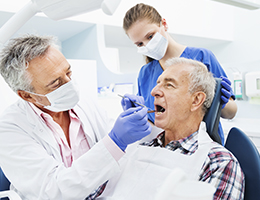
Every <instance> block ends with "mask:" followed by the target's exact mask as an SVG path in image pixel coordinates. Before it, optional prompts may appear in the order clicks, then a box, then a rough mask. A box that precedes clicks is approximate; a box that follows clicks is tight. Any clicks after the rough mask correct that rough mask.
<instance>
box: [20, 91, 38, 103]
mask: <svg viewBox="0 0 260 200" xmlns="http://www.w3.org/2000/svg"><path fill="white" fill-rule="evenodd" d="M17 94H18V96H19V97H21V98H22V99H23V100H25V101H28V102H31V103H35V99H34V98H33V97H32V95H31V94H30V93H29V92H26V91H24V90H18V91H17Z"/></svg>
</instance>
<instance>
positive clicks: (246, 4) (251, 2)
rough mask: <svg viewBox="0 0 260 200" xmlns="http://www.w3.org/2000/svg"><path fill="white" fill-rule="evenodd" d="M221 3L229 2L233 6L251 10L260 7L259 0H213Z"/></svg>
mask: <svg viewBox="0 0 260 200" xmlns="http://www.w3.org/2000/svg"><path fill="white" fill-rule="evenodd" d="M213 1H218V2H221V3H225V4H229V5H232V6H236V7H240V8H245V9H249V10H256V9H259V8H260V1H259V0H213Z"/></svg>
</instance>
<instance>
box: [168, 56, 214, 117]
mask: <svg viewBox="0 0 260 200" xmlns="http://www.w3.org/2000/svg"><path fill="white" fill-rule="evenodd" d="M172 65H180V67H181V66H182V65H189V66H193V70H192V71H191V72H190V74H189V80H190V83H189V92H190V93H191V94H193V93H195V92H198V91H202V92H204V93H205V94H206V99H205V101H204V103H203V107H202V111H203V114H205V113H206V112H207V110H208V108H209V107H210V106H211V103H212V101H213V98H214V95H215V85H216V80H215V79H214V77H213V74H212V73H211V72H209V71H208V68H207V67H206V65H204V64H203V63H202V62H199V61H196V60H191V59H187V58H171V59H169V60H167V62H166V67H170V66H172Z"/></svg>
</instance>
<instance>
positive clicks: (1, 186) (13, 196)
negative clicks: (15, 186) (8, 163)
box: [0, 168, 22, 200]
mask: <svg viewBox="0 0 260 200" xmlns="http://www.w3.org/2000/svg"><path fill="white" fill-rule="evenodd" d="M9 187H10V182H9V181H8V179H7V178H6V177H5V175H4V173H3V171H2V169H1V168H0V199H1V200H8V199H10V200H22V199H21V198H20V197H19V195H18V194H17V193H16V192H15V191H12V190H9Z"/></svg>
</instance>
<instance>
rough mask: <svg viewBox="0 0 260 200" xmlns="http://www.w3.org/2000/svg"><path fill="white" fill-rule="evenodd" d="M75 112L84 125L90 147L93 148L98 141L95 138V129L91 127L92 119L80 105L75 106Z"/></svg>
mask: <svg viewBox="0 0 260 200" xmlns="http://www.w3.org/2000/svg"><path fill="white" fill-rule="evenodd" d="M74 110H75V112H76V114H77V116H78V117H79V119H80V121H81V123H82V126H83V130H84V133H85V135H86V137H87V140H88V143H89V145H90V147H93V146H94V145H95V144H96V143H97V142H98V139H97V138H96V136H95V129H94V128H93V126H91V123H90V119H89V118H88V117H87V116H86V113H85V112H84V111H83V109H81V107H80V106H79V105H77V106H75V108H74Z"/></svg>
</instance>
